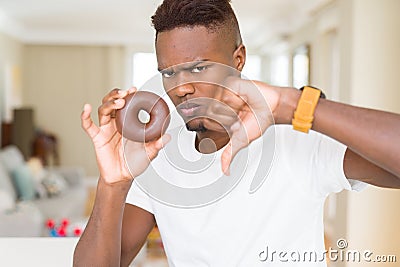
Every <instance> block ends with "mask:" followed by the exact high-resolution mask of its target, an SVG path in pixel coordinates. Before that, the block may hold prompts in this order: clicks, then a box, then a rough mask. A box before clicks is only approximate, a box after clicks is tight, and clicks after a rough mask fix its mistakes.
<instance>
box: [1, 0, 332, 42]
mask: <svg viewBox="0 0 400 267" xmlns="http://www.w3.org/2000/svg"><path fill="white" fill-rule="evenodd" d="M232 2H233V7H234V9H235V11H236V13H237V15H238V19H239V23H240V25H241V31H242V34H243V39H244V41H245V43H246V44H247V45H248V44H252V45H253V47H259V46H260V45H261V44H263V43H265V42H268V41H270V40H272V39H274V38H275V39H276V38H279V37H282V36H286V35H288V34H290V33H291V32H292V31H294V30H296V29H297V28H299V27H300V26H301V25H303V24H304V23H305V22H306V20H307V18H309V17H310V15H311V14H313V13H315V11H316V10H317V9H319V8H320V7H321V6H323V5H325V4H326V3H328V2H330V0H307V1H304V0H232ZM160 3H161V0H0V31H3V32H6V33H8V34H11V35H13V36H15V37H17V38H19V39H21V40H22V41H24V42H26V43H42V44H43V43H44V44H55V43H56V44H124V45H125V44H126V45H152V44H153V37H154V31H153V29H152V27H151V23H150V16H151V15H152V14H153V13H154V11H155V9H156V8H157V6H158V5H159V4H160Z"/></svg>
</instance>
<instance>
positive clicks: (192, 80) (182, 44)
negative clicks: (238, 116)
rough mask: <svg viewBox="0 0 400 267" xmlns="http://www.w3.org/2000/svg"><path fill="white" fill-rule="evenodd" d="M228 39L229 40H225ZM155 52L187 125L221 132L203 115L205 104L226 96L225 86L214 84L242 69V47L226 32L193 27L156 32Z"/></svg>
mask: <svg viewBox="0 0 400 267" xmlns="http://www.w3.org/2000/svg"><path fill="white" fill-rule="evenodd" d="M231 39H232V42H230V41H228V40H231ZM156 52H157V61H158V67H159V70H160V72H161V74H162V76H163V84H164V88H165V90H166V92H167V94H168V96H169V97H170V99H171V100H172V102H173V103H174V104H175V106H176V107H177V111H178V113H179V114H180V115H181V116H182V118H183V119H184V120H185V122H186V125H187V128H188V129H189V130H192V131H198V132H205V131H210V130H218V129H219V130H221V131H222V129H223V128H222V127H221V125H219V123H218V122H216V121H213V120H211V119H209V118H207V117H204V116H202V115H204V114H205V110H206V109H207V106H209V105H208V104H207V103H210V101H211V102H216V101H213V100H217V101H223V100H222V99H221V98H222V96H223V95H224V97H226V94H227V93H226V92H225V93H223V92H222V91H223V90H224V89H223V88H222V87H220V86H218V85H216V84H221V83H222V82H223V80H224V79H225V78H226V77H227V76H230V75H233V74H234V73H235V71H236V73H239V71H241V70H242V68H243V66H244V62H245V48H244V46H243V45H241V46H239V47H236V45H235V42H234V40H233V38H230V36H227V34H224V33H221V32H218V31H214V32H212V31H209V30H207V29H206V28H205V27H203V26H196V27H185V28H175V29H173V30H170V31H167V32H162V33H159V34H158V36H157V42H156ZM227 66H229V67H227ZM225 91H226V90H225ZM228 94H229V93H228Z"/></svg>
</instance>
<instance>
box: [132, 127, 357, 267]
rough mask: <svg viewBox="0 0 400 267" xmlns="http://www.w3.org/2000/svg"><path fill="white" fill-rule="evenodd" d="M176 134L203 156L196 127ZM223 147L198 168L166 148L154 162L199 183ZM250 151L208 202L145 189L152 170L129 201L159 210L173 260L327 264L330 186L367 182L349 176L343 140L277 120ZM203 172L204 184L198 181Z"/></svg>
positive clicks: (175, 180)
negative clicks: (188, 167)
mask: <svg viewBox="0 0 400 267" xmlns="http://www.w3.org/2000/svg"><path fill="white" fill-rule="evenodd" d="M182 136H183V137H182ZM172 138H176V139H179V140H178V143H177V144H184V145H183V146H180V145H178V146H179V153H181V154H182V155H185V157H187V158H189V159H190V157H194V158H196V157H198V156H201V154H200V153H198V152H197V151H196V150H195V148H194V139H195V133H193V132H187V131H182V132H181V134H180V137H179V138H178V137H177V136H174V134H173V136H172ZM269 141H271V142H269ZM263 144H264V146H263ZM265 144H267V146H265ZM168 145H172V146H174V145H175V144H168ZM168 145H167V146H168ZM165 149H166V148H165ZM266 150H268V151H269V150H271V151H274V153H273V155H274V157H273V163H272V164H270V162H271V161H272V160H271V158H268V156H267V157H266V156H262V154H261V153H262V152H263V151H264V152H265V151H266ZM221 151H222V150H219V151H217V152H216V153H215V154H214V155H212V156H214V157H213V161H212V162H211V163H210V164H208V165H207V164H206V165H207V168H203V169H204V170H202V171H200V172H196V171H192V172H189V174H188V171H182V170H180V169H179V168H178V167H179V166H178V167H177V165H179V164H180V163H177V164H174V163H171V160H170V159H168V157H169V156H168V155H166V154H165V153H162V152H160V154H159V155H158V156H157V158H156V159H155V160H154V161H153V162H152V168H149V169H153V170H156V173H158V175H160V176H162V177H163V179H164V180H168V182H169V183H172V184H175V185H178V186H180V187H185V188H189V187H190V186H193V187H201V186H204V185H207V184H211V183H213V182H215V180H216V179H215V177H217V178H218V177H220V176H221V173H222V172H221V170H220V169H221V166H220V164H221V163H220V155H221ZM248 151H250V152H249V153H248V160H247V164H246V167H245V168H243V167H242V166H239V169H245V170H244V173H243V176H242V178H241V179H240V180H239V181H238V182H237V183H236V184H235V185H234V186H233V189H232V190H231V191H229V192H228V193H227V194H225V195H224V196H223V197H222V198H221V199H219V200H217V201H214V202H210V203H207V205H205V204H204V205H197V207H189V208H188V207H182V206H179V205H178V204H177V205H171V204H168V203H167V202H168V201H171V202H173V201H174V199H172V200H170V199H168V200H167V201H165V199H162V197H161V198H160V197H159V195H157V193H154V192H156V191H154V192H150V191H148V190H146V185H144V184H145V181H150V178H149V177H150V175H152V176H154V174H155V172H154V171H153V172H151V171H146V172H144V173H143V175H141V176H140V177H137V178H136V179H137V180H135V181H134V183H133V184H132V187H131V190H130V191H129V194H128V197H127V200H126V202H127V203H129V204H132V205H136V206H138V207H140V208H142V209H145V210H147V211H148V212H150V213H152V214H154V216H155V219H156V221H157V225H158V227H159V230H160V233H161V238H162V240H163V244H164V247H165V251H166V254H167V257H168V261H169V264H170V266H184V267H186V266H326V263H325V261H324V260H322V261H320V260H321V259H323V254H322V253H323V251H324V250H325V249H324V243H323V232H324V229H323V207H324V201H325V198H326V196H327V195H328V194H329V193H331V192H339V191H341V190H343V189H347V190H351V189H354V190H359V189H361V188H362V187H363V184H362V183H360V182H356V181H351V180H350V181H349V180H348V179H347V178H346V177H345V176H344V172H343V157H344V153H345V151H346V146H344V145H342V144H340V143H338V142H336V141H335V140H333V139H331V138H329V137H326V136H324V135H321V134H319V133H316V132H313V131H311V132H310V133H309V134H303V133H300V132H297V131H294V130H292V128H291V126H288V125H279V126H273V127H270V128H269V129H268V130H267V131H266V133H265V134H264V135H263V137H262V138H259V139H257V140H255V141H254V142H252V143H251V144H250V146H249V147H248ZM190 160H193V159H190ZM235 160H236V159H235ZM260 160H261V162H260ZM263 160H264V161H268V162H266V163H265V162H263ZM235 164H236V165H238V163H235V161H234V162H233V165H235ZM263 164H264V165H268V166H267V167H269V166H270V168H269V172H268V175H267V176H266V179H265V181H264V182H263V183H257V184H258V185H259V187H258V189H257V190H256V191H255V192H253V193H249V188H251V183H252V182H254V181H253V178H254V176H255V173H256V169H258V167H259V166H260V165H263ZM236 165H235V166H236ZM263 167H265V166H263ZM231 176H232V173H231ZM193 177H195V179H193ZM146 179H147V180H146ZM201 179H203V180H204V183H203V184H201V183H198V180H201ZM141 181H142V182H141ZM143 181H144V182H143ZM188 181H189V182H188ZM142 185H144V186H142ZM144 191H146V192H144ZM186 197H188V196H186ZM193 203H195V202H193ZM193 206H195V204H194V205H193ZM307 253H308V254H307ZM312 253H313V255H314V256H315V255H317V262H316V263H315V262H314V261H315V260H314V258H313V257H312V261H311V262H310V261H309V257H310V254H312ZM304 256H306V257H305V258H306V260H304Z"/></svg>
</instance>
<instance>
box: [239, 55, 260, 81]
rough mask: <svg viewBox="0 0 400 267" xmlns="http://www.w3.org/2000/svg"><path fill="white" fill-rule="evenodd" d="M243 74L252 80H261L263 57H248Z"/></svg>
mask: <svg viewBox="0 0 400 267" xmlns="http://www.w3.org/2000/svg"><path fill="white" fill-rule="evenodd" d="M242 74H243V76H244V77H245V78H247V79H250V80H258V81H260V80H261V78H262V77H261V57H260V56H257V55H247V57H246V64H245V65H244V68H243V71H242Z"/></svg>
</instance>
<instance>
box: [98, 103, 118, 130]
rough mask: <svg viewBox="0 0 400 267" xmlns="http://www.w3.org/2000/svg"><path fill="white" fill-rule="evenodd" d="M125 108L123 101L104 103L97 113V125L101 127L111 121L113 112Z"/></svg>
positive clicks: (113, 115)
mask: <svg viewBox="0 0 400 267" xmlns="http://www.w3.org/2000/svg"><path fill="white" fill-rule="evenodd" d="M124 106H125V100H124V99H115V100H113V101H108V102H105V103H104V104H103V105H101V106H100V107H99V108H98V110H97V113H98V115H99V124H100V126H103V125H105V124H107V123H109V122H110V121H111V119H113V118H114V117H115V111H116V110H118V109H121V108H123V107H124Z"/></svg>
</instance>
